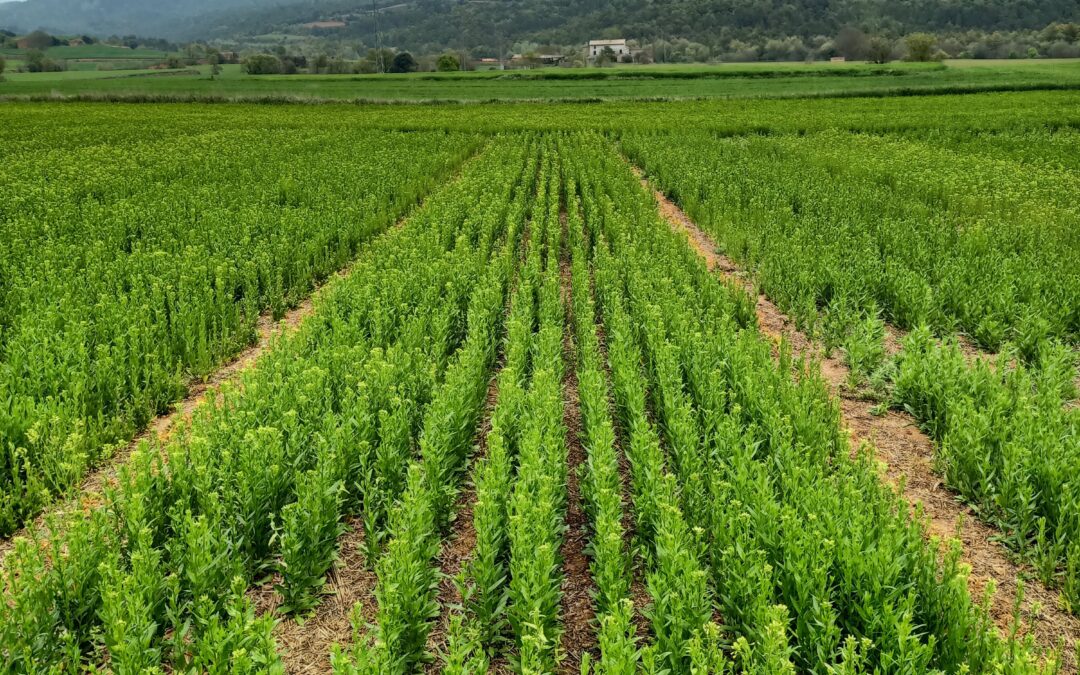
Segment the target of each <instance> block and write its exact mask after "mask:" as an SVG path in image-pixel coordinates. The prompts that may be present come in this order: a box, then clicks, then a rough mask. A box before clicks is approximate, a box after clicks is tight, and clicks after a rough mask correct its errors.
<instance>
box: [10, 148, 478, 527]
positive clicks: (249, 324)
mask: <svg viewBox="0 0 1080 675" xmlns="http://www.w3.org/2000/svg"><path fill="white" fill-rule="evenodd" d="M477 142H478V139H476V138H475V137H471V136H464V135H453V136H447V135H445V134H441V133H426V134H425V133H421V134H379V135H364V136H362V137H360V138H355V137H354V138H353V139H352V140H347V141H344V142H343V141H342V139H341V138H340V137H338V136H336V135H328V134H326V133H321V132H317V131H315V132H303V133H296V132H295V130H289V131H288V132H285V131H276V132H263V131H254V130H249V131H246V132H240V133H228V134H226V133H222V132H208V133H204V134H199V135H195V136H192V137H185V136H177V135H172V136H170V137H167V138H164V139H153V140H146V139H134V138H128V139H127V140H126V142H123V143H117V144H116V145H112V146H100V145H95V146H89V147H85V148H77V149H68V148H57V149H52V150H51V151H45V152H40V153H26V154H20V155H17V156H14V157H12V158H9V160H8V162H7V163H6V164H5V166H4V167H3V168H2V169H0V177H2V180H0V203H3V204H4V207H3V209H2V211H0V230H2V232H3V236H2V237H0V494H2V497H0V535H7V534H10V533H11V532H12V531H13V530H14V529H16V528H17V527H18V526H19V525H21V524H22V522H23V521H24V520H25V519H26V518H27V517H28V516H30V515H33V514H34V513H35V512H36V511H37V510H39V509H40V508H41V507H42V506H43V505H44V504H46V503H47V502H48V501H49V500H50V499H51V497H52V496H53V495H55V494H56V493H58V492H63V491H64V490H66V489H67V488H68V487H70V486H71V485H73V484H74V483H76V482H78V481H79V480H80V479H81V478H82V476H83V475H84V473H85V472H86V470H87V469H88V467H90V466H92V465H93V464H95V463H96V462H97V461H99V460H100V459H101V458H103V457H106V456H108V454H109V453H110V452H111V447H112V446H113V445H114V444H117V443H122V442H126V441H127V440H128V439H130V438H131V437H132V436H133V435H134V434H135V432H136V431H137V430H139V429H140V428H141V427H143V426H144V425H145V424H146V423H147V422H148V420H150V419H151V418H152V417H153V416H154V415H157V414H160V413H162V412H164V411H165V410H166V409H167V408H168V406H169V405H170V404H172V403H173V402H174V401H176V400H177V399H178V398H179V397H181V396H182V395H183V393H184V391H185V387H186V385H187V382H188V380H189V379H190V378H202V377H205V376H206V375H208V374H209V373H210V372H211V371H212V370H213V369H214V368H215V367H216V366H217V365H218V364H219V363H221V362H222V361H223V360H224V359H226V358H228V357H229V356H230V355H232V354H235V353H236V352H237V351H238V350H239V349H240V348H241V347H243V346H244V345H246V344H248V343H250V342H251V341H252V340H253V338H254V336H255V323H256V321H257V320H258V318H259V315H260V313H262V312H264V311H272V313H273V315H274V316H275V318H276V317H278V316H280V315H281V313H282V312H283V311H284V309H285V308H286V307H287V306H289V305H292V304H295V303H296V302H297V301H298V300H300V299H301V298H302V297H303V296H304V295H306V294H308V293H309V292H311V290H312V288H313V287H314V286H315V285H316V284H317V283H319V282H320V281H321V280H323V279H325V278H326V277H327V276H328V275H330V274H331V273H333V272H334V271H336V270H338V269H340V268H341V267H343V266H344V265H345V264H346V263H347V262H348V261H349V260H351V259H352V258H353V257H354V255H355V254H356V252H357V250H358V249H359V247H360V246H361V245H363V244H364V243H365V242H367V241H369V240H370V239H372V237H374V236H375V235H377V234H378V233H380V232H382V231H383V230H385V229H386V228H387V227H388V226H389V225H390V224H392V223H393V222H394V221H395V220H396V219H397V218H399V217H400V216H401V215H402V214H403V213H404V212H405V211H406V210H407V209H408V208H410V207H411V206H412V205H414V204H415V203H416V202H417V201H418V199H419V198H420V197H421V196H422V195H423V194H426V193H427V192H429V191H430V190H431V189H432V188H433V187H434V186H435V185H436V184H437V182H438V181H439V180H440V179H441V178H443V177H445V176H446V175H447V174H448V173H449V172H450V170H451V169H452V168H453V167H454V166H457V165H459V164H460V163H461V162H462V160H463V159H464V158H465V156H466V155H468V154H469V153H470V152H471V151H472V150H473V149H474V148H475V147H476V145H477ZM417 160H420V161H417Z"/></svg>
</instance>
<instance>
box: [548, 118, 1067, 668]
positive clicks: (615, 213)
mask: <svg viewBox="0 0 1080 675" xmlns="http://www.w3.org/2000/svg"><path fill="white" fill-rule="evenodd" d="M567 154H570V155H572V156H573V157H575V158H578V161H577V162H576V174H575V179H576V181H577V184H578V185H579V191H580V192H581V194H582V204H583V212H584V214H585V222H586V225H587V227H588V228H589V230H590V232H591V233H592V235H591V236H592V237H593V238H594V240H595V241H597V242H598V245H597V246H596V250H595V255H594V262H595V266H596V271H597V272H596V273H597V287H598V290H599V291H600V294H599V297H600V298H601V305H602V306H603V308H604V315H605V321H606V323H605V331H606V334H607V336H608V349H609V352H608V355H609V361H610V363H611V367H612V374H613V377H614V381H615V392H616V401H617V402H618V403H619V409H620V417H621V418H623V419H624V420H625V421H624V422H623V424H624V425H625V426H628V427H629V428H630V430H631V433H632V432H633V430H634V427H633V426H632V425H633V422H634V417H635V416H637V415H632V416H629V417H628V413H632V412H635V411H637V410H641V411H643V412H642V413H641V414H645V413H647V412H649V411H651V412H652V414H653V415H655V418H656V421H657V424H658V426H659V428H660V430H661V431H662V436H661V438H660V439H659V441H660V442H659V448H660V449H662V451H663V454H662V455H660V456H658V457H657V461H663V462H665V463H666V465H667V466H670V467H671V474H670V475H671V476H672V483H673V484H674V485H673V489H671V490H670V492H671V494H672V496H671V497H670V498H669V499H668V501H669V504H668V505H666V506H665V507H664V509H663V510H662V511H660V512H661V513H666V514H672V513H678V512H680V511H681V512H682V513H685V514H686V515H685V516H684V518H688V519H690V518H692V519H693V520H692V521H691V522H693V523H694V524H695V525H696V527H694V528H693V529H692V530H690V531H688V532H686V533H685V535H683V542H684V543H683V544H682V545H683V547H684V548H685V549H686V550H687V551H688V552H689V553H692V554H696V555H697V556H698V559H699V561H700V562H699V565H700V568H701V569H702V570H703V571H704V573H705V576H706V577H707V578H706V579H704V580H703V582H702V583H704V584H705V585H706V588H707V591H708V592H707V593H694V594H693V599H694V600H697V599H699V598H702V597H704V598H706V599H707V602H708V604H707V606H706V607H705V608H704V611H702V610H700V609H699V610H694V609H693V606H688V607H686V608H684V609H683V611H681V612H680V615H679V616H680V618H682V619H684V620H686V619H687V618H688V617H693V616H696V617H700V618H699V619H697V621H700V620H701V619H702V618H703V619H706V620H707V619H708V618H709V617H710V616H711V615H712V614H713V613H716V614H717V615H719V617H720V618H721V620H722V624H723V625H724V626H725V630H726V631H729V632H730V635H729V636H727V638H726V640H729V641H730V644H733V645H734V649H733V652H732V654H731V656H732V657H733V659H734V663H733V665H734V667H735V668H737V669H739V670H746V671H751V672H784V671H785V670H786V671H791V670H799V671H826V670H832V669H837V670H841V671H842V672H873V671H875V670H881V671H894V670H895V671H904V672H926V671H938V670H940V671H944V672H957V671H960V670H964V669H967V670H969V671H970V672H987V671H991V670H998V669H1000V671H1001V672H1041V670H1040V668H1041V666H1039V664H1038V663H1037V660H1036V655H1035V653H1034V650H1033V649H1032V648H1031V647H1030V646H1029V645H1025V644H1024V643H1023V642H1022V641H1021V642H1015V641H1010V640H1005V639H1002V638H1001V637H999V635H998V633H997V631H996V629H995V628H994V626H993V624H992V623H991V621H990V619H989V616H988V614H987V611H986V610H985V609H984V608H983V607H982V606H980V605H978V604H976V603H974V602H973V600H972V599H971V597H970V596H969V594H968V590H967V580H966V572H965V570H964V569H963V568H962V566H960V564H959V562H958V557H959V549H958V547H957V546H956V545H955V544H954V545H951V546H950V547H949V548H948V549H947V550H946V551H945V552H943V553H942V554H941V555H939V554H938V552H937V549H936V547H935V546H933V545H930V544H928V543H927V540H926V536H925V531H924V528H923V525H922V522H921V520H920V519H918V518H916V519H914V520H913V519H911V518H909V516H908V511H907V508H906V506H905V505H904V504H903V502H902V501H901V500H900V499H899V498H898V497H897V496H896V495H895V494H894V493H893V492H892V491H891V490H890V489H888V488H886V487H884V486H882V484H881V483H880V481H879V479H878V476H877V473H876V469H875V468H874V466H873V463H872V462H871V461H870V460H869V459H868V458H867V457H866V456H865V454H861V453H860V454H859V455H858V456H856V457H854V458H852V457H850V456H849V451H848V444H847V440H846V438H845V437H844V435H843V434H842V432H841V430H840V426H839V416H838V411H837V408H836V406H835V404H834V403H833V402H831V401H830V398H829V395H828V392H827V389H826V387H825V386H824V384H823V382H822V381H821V379H820V377H819V376H817V375H815V374H813V373H812V372H809V371H803V372H802V374H801V375H800V376H799V377H796V378H792V376H791V370H792V365H793V364H791V363H790V359H789V358H788V357H787V356H785V355H782V358H781V360H780V363H776V362H775V361H774V360H773V357H772V355H771V353H770V345H769V343H768V341H767V340H765V339H764V338H763V337H762V336H760V334H758V333H757V331H756V330H755V329H754V326H753V320H752V318H751V316H752V315H751V314H750V313H749V311H748V308H749V307H750V306H751V305H749V302H748V299H746V298H745V296H743V297H742V298H740V297H739V296H740V295H742V294H741V293H740V292H737V291H734V290H731V289H728V288H726V287H724V286H723V285H721V284H719V283H718V282H717V281H716V280H715V278H713V277H711V276H710V275H709V274H708V273H707V272H706V270H705V267H704V264H703V263H702V262H701V261H700V260H698V259H697V258H696V256H695V254H694V253H693V252H692V250H691V249H690V247H689V246H688V244H687V243H686V241H685V239H683V238H682V237H681V236H680V235H676V234H674V233H673V232H672V231H671V230H670V228H668V227H667V226H666V224H665V223H663V222H662V221H661V220H660V218H659V216H658V214H657V212H656V209H655V206H654V204H653V203H652V200H651V197H650V196H649V195H648V194H646V193H645V192H644V191H642V189H641V187H640V185H638V184H637V181H636V180H635V179H634V177H633V176H632V174H630V172H629V171H628V170H625V169H620V170H612V168H611V167H612V166H618V162H619V158H618V155H617V153H616V152H615V151H614V150H613V149H612V148H611V147H610V145H608V144H607V143H605V141H604V140H603V139H599V138H595V137H592V138H583V139H579V140H577V141H576V147H575V148H574V150H573V151H572V152H569V153H567ZM622 313H625V315H626V317H627V318H625V319H620V318H619V316H620V314H622ZM620 342H621V343H622V344H623V345H632V347H620V346H619V345H620ZM624 349H636V350H640V351H639V352H638V353H639V354H641V358H640V359H633V358H626V357H624V356H621V355H620V351H622V350H624ZM637 364H641V366H643V368H642V369H641V370H640V371H637V369H638V366H637ZM628 370H629V371H631V372H632V375H633V376H632V377H630V376H622V375H620V372H621V371H622V372H625V371H628ZM635 371H637V372H635ZM621 381H622V383H621ZM626 381H630V382H635V383H636V384H634V385H633V387H632V388H633V389H635V390H637V391H638V392H641V393H638V394H637V395H636V397H628V396H626V395H625V393H624V394H620V390H624V391H625V390H627V389H630V388H631V387H627V386H626V384H625V382H626ZM646 389H647V390H648V397H647V398H646V395H645V392H644V390H646ZM635 398H636V402H634V401H635ZM646 401H648V405H646ZM640 445H642V444H640V443H639V444H638V447H640ZM655 445H656V444H655V443H654V446H655ZM624 450H626V451H627V454H628V457H629V459H630V461H631V466H633V465H634V464H638V463H639V460H638V459H637V457H635V454H636V450H637V448H636V447H635V443H634V440H633V438H631V439H630V441H629V444H628V445H627V446H626V447H625V448H624ZM639 457H640V455H639ZM635 471H636V469H635ZM654 475H655V474H654ZM702 490H703V491H704V495H701V494H699V493H700V491H702ZM662 494H663V493H662V492H661V491H660V490H657V489H654V490H651V491H649V492H644V491H642V490H640V489H638V488H637V487H635V489H634V504H633V507H634V512H635V517H636V522H638V524H639V527H638V529H639V533H638V536H639V537H641V536H643V535H642V533H643V532H644V533H646V536H649V537H651V538H653V539H658V540H661V541H662V540H664V538H665V537H670V536H671V535H673V534H676V533H679V532H681V531H682V530H681V528H679V527H675V528H674V529H670V528H672V527H673V526H672V524H671V523H669V522H664V521H663V520H659V527H658V528H654V529H653V530H652V531H651V532H650V530H648V529H646V528H645V527H643V524H644V523H643V522H642V521H643V520H645V519H644V518H643V515H646V514H649V513H650V512H656V511H658V509H657V508H656V506H655V503H656V500H657V499H658V498H659V497H660V495H662ZM661 550H663V551H664V552H666V551H667V550H668V549H667V548H666V547H658V548H657V557H659V555H658V554H659V553H660V552H661ZM664 571H665V568H664V567H663V566H660V567H659V568H658V570H657V571H654V572H653V573H652V574H650V578H649V582H650V585H651V584H652V583H653V579H654V577H655V576H656V575H657V574H659V573H663V572H664ZM680 589H681V587H680ZM680 597H682V596H681V595H680V594H679V593H676V592H669V593H667V594H666V595H665V600H670V599H675V598H680ZM664 608H665V602H663V601H659V600H657V598H656V597H655V596H654V604H653V606H652V607H651V608H650V609H649V610H648V611H649V614H650V616H651V618H652V619H653V624H654V633H655V634H656V635H655V637H656V640H657V643H658V644H663V648H662V649H661V650H660V651H661V652H665V653H666V658H667V659H668V661H669V665H671V666H673V667H675V668H677V669H680V670H681V669H684V668H686V666H685V665H684V664H685V663H687V661H680V659H686V660H688V661H692V660H693V659H695V658H696V659H705V662H706V663H710V664H711V663H713V660H712V659H713V658H715V657H712V656H709V655H708V653H707V652H705V653H703V652H702V651H701V649H700V648H699V647H698V646H697V645H699V644H700V643H699V642H695V641H694V640H693V638H692V637H691V636H690V635H689V634H688V633H685V632H684V633H682V639H683V642H682V643H681V644H680V643H678V642H670V641H669V642H666V643H665V642H663V641H664V639H665V638H664V637H663V635H662V634H661V632H660V629H661V628H670V627H671V625H672V624H669V623H665V624H661V625H660V626H657V623H656V619H657V617H658V616H659V615H660V613H662V612H663V610H664ZM695 612H697V613H696V614H695ZM669 634H670V633H669ZM688 637H690V639H689V640H687V638H688ZM710 667H715V666H710ZM1045 667H1047V668H1053V663H1052V662H1051V663H1049V664H1047V665H1046V666H1045Z"/></svg>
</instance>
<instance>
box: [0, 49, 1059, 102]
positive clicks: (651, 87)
mask: <svg viewBox="0 0 1080 675" xmlns="http://www.w3.org/2000/svg"><path fill="white" fill-rule="evenodd" d="M135 53H138V52H132V54H135ZM115 64H116V65H117V66H118V67H120V66H122V62H115ZM49 75H53V76H52V77H49ZM65 75H67V73H60V74H49V73H10V74H9V75H8V76H7V81H6V82H3V83H0V97H4V96H8V97H34V96H51V97H56V96H58V95H61V96H70V97H80V96H81V97H97V98H101V97H105V98H110V97H111V98H120V99H123V98H134V99H138V98H153V97H157V98H173V99H191V98H194V99H199V98H202V99H259V98H299V99H320V100H323V99H329V100H352V99H362V100H368V101H425V100H436V101H489V100H506V99H537V100H551V99H556V100H559V99H597V98H603V99H608V98H612V99H619V98H638V99H664V98H670V99H679V98H701V97H704V98H754V97H793V96H795V97H805V96H833V95H858V94H876V95H897V94H911V93H918V92H923V93H926V92H941V93H947V92H956V91H1012V90H1030V89H1080V60H1043V59H1039V60H1029V61H1005V62H994V63H992V64H989V65H987V64H984V63H983V62H978V61H958V62H955V63H948V64H945V65H942V64H920V63H910V64H905V63H900V64H890V65H886V66H872V65H867V64H817V65H805V64H784V63H782V64H765V63H760V64H725V65H719V66H650V67H642V66H639V67H632V68H631V67H619V68H606V69H595V68H594V69H563V68H548V69H540V70H525V71H506V72H499V71H481V72H468V73H414V74H409V75H305V74H299V75H246V74H244V73H243V72H242V70H241V67H240V66H238V65H226V66H224V67H223V72H222V73H221V74H220V75H218V76H217V77H214V78H211V76H210V72H209V67H207V66H203V67H201V68H200V69H198V70H195V69H191V70H186V71H181V72H173V73H164V72H156V71H147V72H145V73H116V72H107V71H103V72H100V73H98V75H100V77H99V78H88V79H84V78H78V81H72V80H71V79H70V78H68V77H65Z"/></svg>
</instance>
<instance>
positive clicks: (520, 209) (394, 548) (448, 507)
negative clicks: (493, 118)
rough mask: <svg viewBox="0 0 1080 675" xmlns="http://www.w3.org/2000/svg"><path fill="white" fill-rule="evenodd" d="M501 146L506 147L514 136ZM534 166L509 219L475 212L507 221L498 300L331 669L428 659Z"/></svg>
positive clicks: (409, 666) (382, 668)
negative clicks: (439, 560)
mask: <svg viewBox="0 0 1080 675" xmlns="http://www.w3.org/2000/svg"><path fill="white" fill-rule="evenodd" d="M517 142H518V143H519V144H520V143H521V140H520V139H517ZM506 143H507V144H508V145H512V144H513V141H507V142H506ZM525 145H526V146H527V153H528V154H529V155H530V156H535V153H536V150H537V148H536V146H535V144H533V143H526V144H525ZM531 167H532V168H531V169H530V170H529V171H527V172H526V173H527V174H528V176H529V178H528V180H525V181H523V182H518V188H517V189H516V190H515V195H514V197H515V198H514V201H513V203H512V208H511V210H510V215H511V216H512V217H510V218H506V216H497V217H496V218H493V219H489V218H482V220H484V221H489V220H490V221H492V222H493V223H498V224H500V225H502V224H503V222H504V219H505V221H507V222H508V229H507V232H506V235H505V238H504V239H503V241H502V243H501V248H500V250H499V251H500V252H499V254H498V258H497V260H496V261H495V264H494V265H492V267H491V274H492V275H494V276H496V277H497V278H498V279H499V291H500V292H499V294H498V297H497V298H495V297H494V295H493V294H489V295H492V297H491V300H496V299H497V300H498V303H497V304H495V303H494V302H489V304H487V305H485V310H484V311H485V313H484V314H483V315H482V316H483V318H484V323H483V324H482V328H483V329H482V330H472V329H470V332H469V338H468V341H467V342H466V343H465V345H464V346H463V347H462V350H461V355H460V357H459V359H458V361H457V362H456V364H455V366H454V371H453V373H452V374H448V376H447V380H446V384H445V391H447V393H448V397H447V403H446V405H445V406H443V407H442V408H441V409H433V410H432V413H431V414H430V416H429V420H428V421H429V424H428V425H427V426H426V427H425V429H424V433H423V435H422V437H421V440H420V448H419V452H418V453H417V454H416V455H415V456H414V457H413V458H412V459H411V461H410V462H409V464H408V467H407V469H406V479H405V489H404V491H403V493H402V495H401V498H400V500H398V502H397V503H396V504H395V505H394V506H393V509H392V510H391V512H390V516H389V520H388V526H387V543H386V545H385V547H384V550H383V551H382V554H381V556H380V557H379V558H378V561H377V563H376V565H375V570H376V574H377V577H378V579H377V582H376V586H375V598H376V601H377V603H378V609H377V615H376V622H375V624H373V625H363V623H362V621H360V619H359V616H360V613H359V612H357V613H356V617H357V618H356V619H355V621H354V629H355V630H354V640H353V644H352V645H350V646H348V647H342V646H340V645H334V648H333V653H332V655H331V663H332V667H333V670H334V672H335V673H407V672H413V671H414V670H416V669H417V668H418V667H419V665H420V664H421V663H422V662H423V660H424V659H425V658H426V657H427V652H426V645H427V638H428V635H429V633H430V632H431V629H432V626H433V623H434V621H435V619H437V618H438V616H439V613H440V608H439V603H438V601H437V591H438V581H439V569H438V566H437V564H436V561H435V558H436V556H437V555H438V553H439V548H440V542H441V541H442V538H443V535H444V534H445V532H446V530H447V526H448V525H449V523H450V522H451V516H452V515H453V510H454V509H453V507H454V504H455V502H456V499H457V495H458V492H459V484H460V482H461V478H462V475H463V474H464V473H465V469H466V467H467V465H468V464H469V459H470V456H471V454H472V453H471V450H472V449H473V447H474V446H473V443H472V441H473V438H474V436H475V432H476V429H477V427H478V423H479V421H480V417H481V414H482V413H483V408H484V401H485V396H486V393H487V389H488V385H489V382H490V380H491V370H492V368H493V365H494V361H495V357H496V355H497V351H498V349H497V347H498V344H499V342H500V336H501V334H502V323H503V319H504V316H503V315H504V311H505V304H506V296H507V291H508V287H509V285H510V284H511V283H512V281H513V278H514V276H515V274H516V270H517V267H518V265H519V242H520V239H521V237H522V234H523V231H524V228H525V226H526V222H527V218H528V215H529V213H531V212H532V211H533V208H532V204H531V199H532V197H533V195H534V192H533V189H534V188H533V183H534V180H536V179H538V178H537V173H539V172H540V171H541V170H540V169H539V168H538V167H539V163H538V162H532V163H531ZM480 203H483V202H482V201H481V202H480ZM520 294H521V290H520V289H519V290H517V291H515V293H514V298H515V300H514V304H515V305H516V304H517V303H518V299H519V298H520ZM478 318H479V317H476V318H474V317H472V316H470V324H473V323H478V321H477V319H478ZM470 328H472V325H471V326H470ZM477 328H480V326H477Z"/></svg>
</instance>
